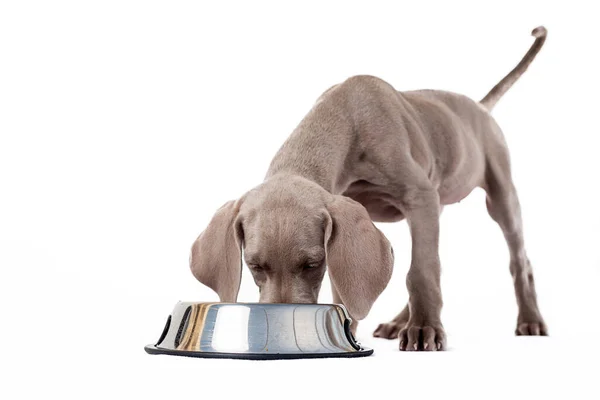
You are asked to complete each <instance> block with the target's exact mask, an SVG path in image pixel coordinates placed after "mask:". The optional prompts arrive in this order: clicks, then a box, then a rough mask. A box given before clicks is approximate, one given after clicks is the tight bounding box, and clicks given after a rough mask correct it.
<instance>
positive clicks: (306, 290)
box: [190, 27, 546, 351]
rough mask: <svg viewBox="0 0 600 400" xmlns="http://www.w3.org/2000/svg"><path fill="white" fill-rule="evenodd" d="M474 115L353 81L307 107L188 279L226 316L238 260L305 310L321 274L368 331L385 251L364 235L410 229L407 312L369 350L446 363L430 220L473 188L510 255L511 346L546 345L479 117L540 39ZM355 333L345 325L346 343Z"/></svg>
mask: <svg viewBox="0 0 600 400" xmlns="http://www.w3.org/2000/svg"><path fill="white" fill-rule="evenodd" d="M532 34H533V36H535V38H536V39H535V42H534V44H533V45H532V47H531V49H530V50H529V51H528V53H527V54H526V55H525V57H524V58H523V60H521V62H520V63H519V64H518V65H517V66H516V67H515V69H513V70H512V71H511V72H510V73H509V74H508V75H507V76H506V77H505V78H504V79H503V80H502V81H500V83H498V85H496V86H495V87H494V88H493V89H492V90H491V91H490V93H489V94H488V95H487V96H485V98H483V100H481V101H480V102H479V103H477V102H475V101H473V100H471V99H469V98H467V97H465V96H462V95H459V94H455V93H449V92H444V91H436V90H419V91H410V92H398V91H396V90H395V89H394V88H393V87H392V86H391V85H389V84H388V83H386V82H384V81H383V80H381V79H378V78H375V77H372V76H355V77H352V78H349V79H347V80H346V81H345V82H343V83H341V84H338V85H336V86H333V87H332V88H330V89H329V90H327V91H326V92H325V93H323V95H322V96H321V97H320V98H319V99H318V100H317V102H316V103H315V105H314V106H313V108H312V109H311V110H310V112H309V113H308V115H307V116H306V117H305V118H304V119H303V120H302V122H300V124H299V126H298V127H297V128H296V129H295V130H294V132H293V133H292V134H291V136H290V137H289V138H288V139H287V141H286V142H285V143H284V144H283V146H282V147H281V149H280V150H279V152H278V153H277V154H276V155H275V158H274V159H273V161H272V162H271V166H270V168H269V171H268V172H267V176H266V178H265V180H264V182H263V183H262V184H261V185H259V186H257V187H256V188H254V189H252V190H250V191H249V192H247V193H246V194H244V195H243V196H242V197H241V198H240V199H238V200H237V201H230V202H228V203H226V204H225V205H224V206H223V207H221V208H220V209H219V210H218V211H217V212H216V214H215V216H214V217H213V219H212V220H211V222H210V223H209V225H208V227H207V228H206V230H205V231H204V232H203V233H202V234H201V235H200V237H198V239H197V240H196V242H195V243H194V245H193V247H192V253H191V259H190V264H191V270H192V272H193V274H194V276H195V277H196V278H197V279H198V280H199V281H200V282H202V283H204V284H205V285H207V286H208V287H210V288H212V289H213V290H215V291H216V292H217V293H218V295H219V297H220V299H221V301H223V302H235V301H236V299H237V294H238V290H239V287H240V280H241V268H242V248H243V249H244V253H243V254H244V259H245V261H246V264H247V265H248V267H249V268H250V270H251V271H252V276H253V278H254V281H255V282H256V284H257V285H258V287H259V290H260V301H261V302H267V303H316V302H317V298H318V294H319V289H320V287H321V281H322V279H323V276H324V274H325V270H326V268H327V269H328V273H329V276H330V278H331V282H332V291H333V298H334V301H335V302H336V303H341V304H344V305H345V307H346V308H347V310H348V312H349V313H350V315H351V316H352V318H353V319H354V320H355V321H357V320H361V319H363V318H365V316H366V315H367V314H368V312H369V310H370V309H371V306H372V305H373V303H374V302H375V300H376V299H377V297H378V296H379V295H380V294H381V292H382V291H383V290H384V289H385V287H386V286H387V284H388V282H389V279H390V276H391V274H392V266H393V263H394V256H393V250H392V247H391V246H390V243H389V242H388V240H387V239H386V238H385V236H384V235H383V234H382V233H381V232H380V231H379V230H378V229H377V228H376V227H375V225H374V224H373V222H372V221H377V222H396V221H400V220H402V219H404V218H406V220H407V221H408V225H409V227H410V234H411V237H412V262H411V265H410V269H409V271H408V275H407V277H406V284H407V288H408V292H409V301H408V305H407V306H406V307H405V308H404V309H403V310H402V311H401V312H400V313H399V314H398V315H397V316H396V317H395V318H394V319H393V320H392V321H390V322H388V323H384V324H381V325H379V327H378V328H377V329H376V330H375V332H374V336H376V337H383V338H388V339H395V338H399V339H400V350H426V351H432V350H443V349H444V348H445V347H446V339H445V333H444V328H443V326H442V322H441V319H440V311H441V309H442V294H441V290H440V260H439V256H438V237H439V217H440V212H441V210H442V207H443V206H444V205H446V204H452V203H456V202H458V201H460V200H462V199H463V198H465V197H466V196H467V195H468V194H469V193H470V192H471V191H472V190H473V189H474V188H476V187H481V188H483V189H484V190H485V191H486V193H487V209H488V211H489V214H490V215H491V217H492V218H493V219H494V220H495V221H496V222H497V223H498V225H500V228H501V229H502V231H503V233H504V237H505V238H506V242H507V244H508V249H509V252H510V272H511V274H512V277H513V280H514V286H515V293H516V297H517V303H518V306H519V315H518V322H517V330H516V333H517V334H518V335H546V325H545V324H544V321H543V319H542V316H541V314H540V311H539V310H538V306H537V301H536V293H535V287H534V280H533V274H532V269H531V265H530V263H529V260H528V258H527V254H526V252H525V247H524V244H523V228H522V224H521V211H520V207H519V200H518V198H517V193H516V191H515V187H514V185H513V182H512V178H511V170H510V161H509V154H508V149H507V146H506V143H505V141H504V137H503V135H502V131H501V130H500V127H499V126H498V124H497V123H496V121H494V118H493V117H492V116H491V115H490V110H491V109H492V108H493V106H494V105H495V104H496V102H497V101H498V100H499V99H500V97H501V96H502V95H503V94H504V93H505V92H506V91H507V90H508V89H509V88H510V87H511V86H512V85H513V84H514V83H515V81H516V80H517V79H518V78H519V77H520V76H521V74H523V72H525V70H526V69H527V67H528V66H529V64H530V63H531V62H532V61H533V59H534V57H535V56H536V54H537V53H538V52H539V51H540V49H541V47H542V45H543V43H544V41H545V39H546V29H545V28H543V27H538V28H536V29H534V31H533V32H532ZM356 325H357V322H355V323H353V330H354V331H356Z"/></svg>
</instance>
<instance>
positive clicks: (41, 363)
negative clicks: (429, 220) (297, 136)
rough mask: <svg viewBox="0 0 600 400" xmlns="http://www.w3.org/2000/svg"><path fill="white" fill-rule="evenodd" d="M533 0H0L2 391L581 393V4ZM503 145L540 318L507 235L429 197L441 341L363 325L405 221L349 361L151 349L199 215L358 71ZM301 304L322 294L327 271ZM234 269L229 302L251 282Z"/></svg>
mask: <svg viewBox="0 0 600 400" xmlns="http://www.w3.org/2000/svg"><path fill="white" fill-rule="evenodd" d="M592 3H593V2H589V3H583V2H582V3H577V2H574V1H571V2H568V3H564V4H565V5H564V6H563V7H558V6H555V5H553V4H551V2H547V1H539V2H524V1H519V2H515V4H510V3H509V2H498V3H492V2H481V1H479V2H473V3H464V2H460V3H458V2H441V1H440V2H439V3H433V2H414V1H411V2H398V1H396V2H389V3H383V2H377V1H369V2H361V3H355V2H337V3H330V2H327V4H319V3H315V4H310V3H308V2H297V3H295V4H292V3H289V2H285V3H284V2H277V3H276V2H273V3H263V2H257V1H252V2H238V3H233V2H219V3H218V5H217V2H156V1H101V2H100V1H98V2H83V1H72V2H66V1H54V2H49V1H48V2H46V1H43V2H37V3H35V2H30V1H18V2H17V1H14V2H11V1H6V2H2V5H0V135H1V137H0V183H1V187H0V196H1V197H0V205H1V208H0V267H1V274H2V276H1V278H0V293H1V296H2V298H1V302H0V307H1V310H0V311H1V313H0V317H1V320H2V325H1V327H2V328H1V331H0V337H1V342H2V354H1V356H0V363H1V364H2V369H3V370H4V372H2V376H3V379H2V380H3V384H2V388H1V389H0V391H4V392H5V394H4V395H2V397H3V398H7V399H8V398H10V399H14V398H33V397H37V398H40V397H42V396H44V397H46V398H63V399H64V398H106V397H107V396H111V397H112V398H126V397H127V398H132V397H133V398H162V399H167V398H183V396H186V397H187V398H203V397H207V396H216V397H215V398H230V396H231V398H234V397H237V398H299V399H300V398H301V399H305V398H333V397H334V396H343V397H344V398H347V397H350V398H354V397H362V398H373V397H375V396H377V397H379V396H386V397H389V398H397V397H406V398H414V397H417V396H418V397H424V398H429V397H434V396H435V397H437V398H441V396H448V398H454V397H455V396H459V398H470V397H473V398H495V397H497V398H508V397H510V398H540V397H542V396H545V395H556V396H558V397H559V398H565V397H566V396H567V395H568V396H569V397H578V398H598V396H599V395H600V394H599V392H600V389H598V386H597V381H596V380H597V377H598V374H599V373H600V370H599V367H598V364H597V363H598V357H599V356H600V351H599V347H600V345H599V343H600V342H599V336H598V335H599V334H600V321H599V319H598V315H599V314H598V309H597V307H598V305H599V304H600V295H599V293H598V285H599V278H600V256H599V252H598V246H599V245H600V242H599V236H600V235H599V232H600V211H599V210H598V206H597V205H598V185H597V184H598V172H599V169H600V168H599V167H600V161H599V159H598V157H597V155H598V151H599V144H600V139H599V138H600V132H599V129H598V124H597V121H598V117H597V115H598V108H597V107H598V95H597V93H598V91H599V90H600V84H599V78H598V71H599V70H600V61H599V60H598V50H597V48H598V43H599V39H600V35H599V33H598V28H597V27H596V25H597V16H598V15H597V12H595V11H594V10H593V9H592V7H591V6H589V5H587V4H592ZM540 24H544V25H545V26H546V27H547V28H548V31H549V35H548V40H547V42H546V45H545V47H544V48H543V50H542V51H541V53H540V54H539V56H538V58H537V59H536V60H535V62H534V63H533V64H532V66H531V68H530V69H529V71H528V72H527V73H526V74H525V75H524V76H523V77H522V78H521V80H520V81H519V82H518V83H517V84H516V85H515V86H514V87H513V89H511V91H510V92H509V93H508V94H507V95H506V96H505V97H504V98H503V99H502V100H501V102H500V103H499V105H498V106H497V108H496V109H495V111H494V115H495V117H496V118H497V120H498V122H499V123H500V125H501V126H502V127H503V129H504V131H505V134H506V138H507V141H508V144H509V147H510V149H511V153H512V159H513V168H514V175H515V181H516V185H517V188H518V190H519V194H520V197H521V203H522V207H523V214H524V222H525V235H526V245H527V248H528V252H529V255H530V258H531V260H532V262H533V266H534V272H535V276H536V279H537V282H536V283H537V288H538V294H539V303H540V307H541V310H542V313H543V315H544V316H545V318H546V322H547V323H548V326H549V330H550V333H551V336H550V337H549V338H523V337H519V338H517V337H514V336H513V331H514V328H515V323H516V311H517V310H516V303H515V300H514V295H513V289H512V282H511V278H510V274H509V272H508V253H507V250H506V246H505V244H504V241H503V237H502V235H501V233H500V230H499V228H498V227H497V226H496V225H495V223H494V222H493V221H492V220H491V219H490V218H489V217H488V215H487V212H486V210H485V204H484V195H483V192H482V191H480V190H476V191H475V192H473V193H472V195H471V196H470V197H468V198H467V199H465V200H464V201H462V202H461V203H460V204H457V205H454V206H451V207H447V208H446V209H445V211H444V214H443V216H442V232H441V237H442V238H441V248H440V253H441V259H442V267H443V293H444V299H445V307H444V311H443V320H444V324H445V327H446V329H447V333H448V335H449V346H450V349H449V351H448V352H445V353H437V354H415V353H400V352H398V351H397V350H396V349H397V342H396V341H393V342H392V341H385V340H382V339H381V340H380V339H374V338H372V337H371V333H372V331H373V329H374V328H375V327H376V326H377V324H378V323H379V322H383V321H387V320H388V319H390V318H391V317H393V316H394V315H395V314H396V313H397V312H398V311H399V310H400V308H401V307H402V306H403V305H404V304H405V303H406V299H407V293H406V289H405V287H404V275H405V273H406V270H407V268H408V265H409V262H410V259H409V254H410V238H409V236H408V229H407V227H406V224H405V223H398V224H391V225H380V227H381V229H382V230H383V231H384V233H385V234H386V235H387V236H388V238H389V239H390V240H391V242H392V244H393V246H394V249H395V254H396V265H395V272H394V276H393V278H392V281H391V283H390V285H389V287H388V289H387V290H386V291H385V292H384V294H383V295H382V296H381V297H380V299H379V300H378V302H377V303H376V305H375V307H374V308H373V310H372V312H371V314H370V315H369V316H368V317H367V319H366V320H364V321H363V322H362V323H361V325H360V328H359V332H358V336H359V339H360V340H361V341H362V342H363V343H364V344H366V345H368V346H371V347H374V348H375V355H374V356H373V357H369V358H366V359H342V360H335V359H331V360H299V361H274V362H248V361H231V360H201V359H184V358H177V357H166V356H156V357H153V356H149V355H147V354H145V353H144V351H143V350H142V348H143V346H144V345H145V344H147V343H152V342H154V341H156V339H157V338H158V336H159V335H160V332H161V331H162V328H163V324H164V322H165V319H166V317H167V315H168V314H169V313H170V311H171V308H172V306H173V305H174V304H175V302H176V301H177V300H197V301H211V300H216V299H217V296H216V295H215V294H214V293H213V292H211V291H210V290H209V289H207V288H205V287H203V286H202V285H201V284H200V283H198V282H196V281H195V280H194V278H193V277H192V275H191V274H190V272H189V270H188V265H187V262H188V254H189V248H190V246H191V244H192V242H193V240H194V239H195V238H196V236H197V235H198V234H199V233H200V232H201V231H202V230H203V229H204V228H205V226H206V224H207V223H208V221H209V219H210V218H211V216H212V214H213V212H214V211H215V210H216V209H217V208H218V207H220V206H221V205H222V204H223V203H224V202H225V201H227V200H230V199H234V198H236V197H238V196H240V195H241V194H243V193H244V192H245V191H246V190H248V189H250V188H251V187H253V186H255V185H257V184H258V183H260V182H261V180H262V178H263V176H264V174H265V172H266V169H267V167H268V164H269V162H270V159H271V158H272V156H273V155H274V154H275V152H276V151H277V149H278V148H279V146H280V145H281V144H282V143H283V141H284V140H285V138H286V137H287V135H288V134H289V133H290V132H291V131H292V130H293V128H294V127H295V126H296V124H297V123H298V122H299V121H300V119H301V118H302V117H303V116H304V114H305V113H306V112H307V111H308V110H309V109H310V107H311V106H312V104H313V102H314V101H315V100H316V98H317V97H318V96H319V95H320V94H321V93H322V92H323V91H324V90H325V89H327V88H329V87H330V86H331V85H333V84H335V83H338V82H341V81H343V80H344V79H345V78H347V77H349V76H352V75H355V74H372V75H376V76H379V77H381V78H383V79H385V80H387V81H388V82H390V83H391V84H392V85H394V86H395V87H396V88H397V89H399V90H409V89H418V88H436V89H446V90H451V91H456V92H460V93H463V94H466V95H469V96H472V97H473V98H475V99H479V98H481V97H483V96H484V95H485V94H486V93H487V91H488V90H489V89H491V88H492V86H493V85H495V84H496V83H497V82H498V81H499V80H500V79H501V78H502V77H503V76H504V75H505V74H506V73H508V71H509V70H510V69H511V68H512V67H513V66H514V65H515V64H516V63H517V62H518V61H519V60H520V59H521V57H522V56H523V55H524V54H525V52H526V51H527V49H528V48H529V46H530V45H531V43H532V41H533V38H531V37H530V36H529V33H530V31H531V29H533V28H534V27H536V26H537V25H540ZM323 288H324V289H323V293H322V296H321V299H320V300H321V301H322V302H328V301H331V294H330V292H329V285H328V283H327V282H326V283H324V285H323ZM257 299H258V291H257V289H256V287H255V286H254V283H253V282H252V280H251V279H250V277H249V274H248V273H247V271H245V274H244V279H243V283H242V289H241V292H240V297H239V300H241V301H256V300H257Z"/></svg>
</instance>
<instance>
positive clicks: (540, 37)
mask: <svg viewBox="0 0 600 400" xmlns="http://www.w3.org/2000/svg"><path fill="white" fill-rule="evenodd" d="M531 34H532V35H533V36H535V42H533V45H531V48H530V49H529V51H528V52H527V54H525V57H523V59H522V60H521V62H520V63H519V64H517V66H516V67H515V68H514V69H513V70H512V71H510V72H509V74H508V75H506V76H505V77H504V79H502V80H501V81H500V82H498V84H497V85H496V86H494V88H493V89H492V90H490V92H489V93H488V94H487V95H486V96H485V97H484V98H483V99H481V101H480V103H481V104H482V105H483V106H484V107H485V108H487V109H488V110H491V109H492V108H494V106H495V105H496V103H497V102H498V100H500V98H501V97H502V96H503V95H504V93H506V92H507V91H508V89H510V88H511V86H512V85H514V83H515V82H516V81H517V79H519V78H520V77H521V75H523V72H525V71H526V70H527V67H529V64H531V62H532V61H533V59H534V58H535V56H536V55H537V53H539V51H540V50H541V48H542V46H543V45H544V42H545V41H546V35H547V34H548V31H547V30H546V28H544V27H543V26H538V27H537V28H535V29H534V30H533V31H532V32H531Z"/></svg>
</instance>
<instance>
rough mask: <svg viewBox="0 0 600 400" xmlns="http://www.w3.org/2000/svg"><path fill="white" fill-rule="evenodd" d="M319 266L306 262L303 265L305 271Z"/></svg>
mask: <svg viewBox="0 0 600 400" xmlns="http://www.w3.org/2000/svg"><path fill="white" fill-rule="evenodd" d="M317 267H318V265H316V264H304V265H303V266H302V269H303V270H305V271H307V270H311V269H314V268H317Z"/></svg>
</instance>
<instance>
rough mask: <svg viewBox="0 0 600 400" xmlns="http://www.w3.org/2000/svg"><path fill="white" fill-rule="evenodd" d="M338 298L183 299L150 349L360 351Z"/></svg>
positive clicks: (228, 354)
mask: <svg viewBox="0 0 600 400" xmlns="http://www.w3.org/2000/svg"><path fill="white" fill-rule="evenodd" d="M350 323H351V320H350V318H349V316H348V313H347V312H346V309H345V308H344V307H343V306H341V305H336V304H269V303H186V302H180V303H178V304H177V305H176V306H175V309H174V310H173V313H172V314H171V315H170V316H169V318H168V320H167V324H166V326H165V328H164V331H163V333H162V335H161V337H160V339H159V340H158V342H157V343H156V344H155V345H148V346H146V347H145V350H146V352H148V353H150V354H169V355H181V356H190V357H205V358H243V359H257V360H261V359H289V358H323V357H364V356H368V355H371V354H372V353H373V350H371V349H366V348H363V347H361V346H360V344H358V343H357V342H356V341H355V340H354V337H353V335H352V333H351V332H350Z"/></svg>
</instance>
